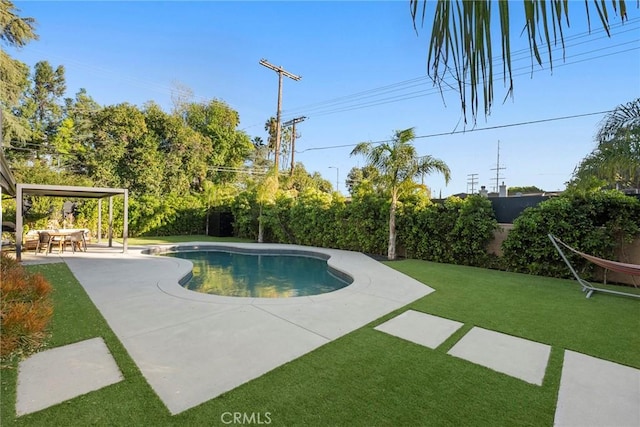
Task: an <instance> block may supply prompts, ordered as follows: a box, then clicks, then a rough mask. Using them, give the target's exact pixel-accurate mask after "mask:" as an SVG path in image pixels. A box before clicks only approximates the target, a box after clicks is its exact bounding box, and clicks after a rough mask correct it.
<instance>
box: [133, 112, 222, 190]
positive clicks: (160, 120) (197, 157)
mask: <svg viewBox="0 0 640 427" xmlns="http://www.w3.org/2000/svg"><path fill="white" fill-rule="evenodd" d="M143 113H144V115H145V122H146V124H147V129H148V130H149V132H151V133H152V134H153V135H154V137H155V139H156V140H157V141H158V149H159V151H160V153H161V155H162V158H163V162H164V165H163V168H164V173H163V174H164V181H163V182H162V184H161V185H162V192H163V193H171V192H175V193H177V194H184V193H188V192H189V191H191V190H194V191H200V190H202V188H203V187H202V185H203V183H204V181H205V180H206V178H207V173H208V168H209V165H208V163H207V161H208V159H209V157H210V155H211V151H212V147H211V142H210V141H209V139H208V138H207V137H205V136H204V135H202V134H201V133H199V132H197V131H195V130H194V129H192V128H191V127H189V126H188V125H187V123H186V122H185V120H184V119H183V117H182V116H181V115H180V113H179V112H175V113H173V114H167V113H165V112H164V111H162V109H161V108H160V107H159V106H158V105H157V104H155V103H148V104H147V105H145V109H144V111H143Z"/></svg>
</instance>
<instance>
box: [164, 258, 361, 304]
mask: <svg viewBox="0 0 640 427" xmlns="http://www.w3.org/2000/svg"><path fill="white" fill-rule="evenodd" d="M165 255H168V256H174V257H178V258H184V259H187V260H189V261H191V262H192V263H193V276H192V277H191V278H190V279H189V280H188V281H187V282H186V283H183V286H184V287H185V288H187V289H189V290H192V291H196V292H202V293H206V294H215V295H224V296H235V297H260V298H286V297H297V296H307V295H318V294H323V293H326V292H331V291H335V290H337V289H340V288H344V287H345V286H347V285H349V284H350V283H351V280H349V279H348V278H347V277H343V276H344V275H341V274H339V273H337V272H335V271H331V269H330V268H329V266H328V265H327V262H326V261H325V260H323V259H319V258H314V257H309V256H300V255H291V254H286V255H283V254H257V253H252V254H246V253H234V252H222V251H180V252H173V253H166V254H165Z"/></svg>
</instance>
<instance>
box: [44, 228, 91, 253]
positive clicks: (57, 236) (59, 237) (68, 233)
mask: <svg viewBox="0 0 640 427" xmlns="http://www.w3.org/2000/svg"><path fill="white" fill-rule="evenodd" d="M41 233H47V234H48V235H49V236H50V239H51V241H50V243H49V245H48V250H47V253H50V252H51V250H52V249H53V247H52V246H53V244H56V243H57V244H58V253H60V252H64V250H65V247H66V245H67V243H68V242H70V243H71V248H72V250H73V252H75V251H76V247H77V248H78V249H79V250H81V251H84V252H86V251H87V243H86V240H85V238H84V232H83V231H78V230H64V229H62V230H46V231H43V232H41Z"/></svg>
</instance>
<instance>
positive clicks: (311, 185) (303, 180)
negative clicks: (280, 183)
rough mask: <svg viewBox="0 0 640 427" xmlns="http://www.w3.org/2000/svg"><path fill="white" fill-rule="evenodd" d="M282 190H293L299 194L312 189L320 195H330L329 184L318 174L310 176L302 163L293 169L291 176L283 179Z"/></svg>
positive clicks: (330, 187) (330, 188)
mask: <svg viewBox="0 0 640 427" xmlns="http://www.w3.org/2000/svg"><path fill="white" fill-rule="evenodd" d="M284 188H289V189H293V190H295V191H296V192H298V193H301V192H303V191H305V190H307V189H314V190H317V191H320V192H322V193H327V194H328V193H331V190H332V188H333V187H332V186H331V183H330V182H329V181H328V180H326V179H324V178H323V177H322V175H320V174H319V173H318V172H314V173H312V174H310V173H309V172H307V170H306V169H305V167H304V165H303V164H302V163H298V164H296V167H295V168H293V175H292V176H287V177H286V178H284Z"/></svg>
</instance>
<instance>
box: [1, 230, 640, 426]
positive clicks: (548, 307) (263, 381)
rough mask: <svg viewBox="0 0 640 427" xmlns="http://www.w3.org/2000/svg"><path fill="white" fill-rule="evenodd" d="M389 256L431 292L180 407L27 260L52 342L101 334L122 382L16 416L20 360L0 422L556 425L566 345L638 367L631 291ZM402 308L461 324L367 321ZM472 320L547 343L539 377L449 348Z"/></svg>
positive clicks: (61, 284)
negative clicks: (401, 331)
mask: <svg viewBox="0 0 640 427" xmlns="http://www.w3.org/2000/svg"><path fill="white" fill-rule="evenodd" d="M190 240H193V237H192V239H190ZM389 265H390V266H392V267H393V268H396V269H398V270H400V271H403V272H405V273H407V274H409V275H411V276H413V277H415V278H417V279H418V280H421V281H423V282H425V283H427V284H428V285H429V286H431V287H433V288H435V289H436V290H437V291H436V292H434V293H433V294H431V295H428V296H426V297H424V298H422V299H420V300H418V301H416V302H414V303H412V304H410V305H409V306H407V307H404V308H402V309H400V310H397V311H396V312H394V313H391V314H389V315H387V316H384V317H383V318H381V319H378V320H376V321H374V322H372V323H371V324H369V325H367V326H365V327H363V328H361V329H359V330H356V331H354V332H352V333H350V334H348V335H346V336H344V337H342V338H340V339H338V340H335V341H333V342H331V343H328V344H326V345H324V346H322V347H320V348H318V349H316V350H315V351H313V352H311V353H309V354H307V355H305V356H303V357H300V358H298V359H296V360H294V361H292V362H290V363H287V364H285V365H283V366H280V367H278V368H276V369H274V370H273V371H271V372H269V373H267V374H265V375H263V376H262V377H260V378H257V379H255V380H253V381H250V382H248V383H246V384H244V385H242V386H240V387H238V388H236V389H234V390H232V391H230V392H227V393H225V394H223V395H221V396H219V397H218V398H216V399H213V400H210V401H208V402H205V403H203V404H201V405H199V406H197V407H195V408H192V409H190V410H188V411H185V412H183V413H180V414H178V415H175V416H171V415H170V414H169V412H168V410H167V409H166V408H165V407H164V405H163V404H162V402H161V401H160V400H159V399H158V397H157V396H156V395H155V393H154V392H153V390H152V389H151V387H150V386H149V385H148V384H147V382H146V381H145V379H144V377H143V376H142V375H141V374H140V371H139V370H138V369H137V367H136V366H135V364H134V362H133V361H132V359H131V358H130V357H129V355H128V354H127V352H126V350H125V349H124V348H123V346H122V345H121V344H120V342H119V341H118V339H117V338H116V337H115V335H114V334H113V332H112V331H111V330H110V329H109V327H108V325H107V324H106V322H105V321H104V319H103V318H102V316H101V314H100V313H99V312H98V310H97V309H96V308H95V306H93V304H92V303H91V301H90V300H89V298H88V296H87V295H86V293H85V292H84V290H83V289H82V287H81V285H80V284H79V283H78V282H77V280H76V279H75V278H74V277H73V275H72V274H71V272H70V271H69V270H68V268H67V267H66V265H65V264H49V265H43V266H35V267H30V269H33V270H37V271H40V272H42V273H43V274H45V276H46V277H47V278H48V279H49V280H50V281H51V282H52V284H53V285H54V288H55V291H54V295H53V297H54V305H55V312H54V318H53V322H52V327H51V332H52V339H51V346H58V345H64V344H68V343H72V342H76V341H79V340H83V339H88V338H92V337H96V336H101V337H103V338H104V340H105V342H106V343H107V346H108V347H109V349H110V350H111V352H112V354H113V355H114V358H115V360H116V362H117V364H118V366H119V367H120V369H121V371H122V372H123V375H124V381H122V382H120V383H118V384H114V385H111V386H108V387H106V388H104V389H101V390H99V391H96V392H92V393H89V394H87V395H84V396H80V397H78V398H75V399H72V400H69V401H67V402H64V403H62V404H60V405H56V406H54V407H51V408H49V409H45V410H43V411H40V412H37V413H34V414H30V415H26V416H22V417H20V418H18V419H16V418H15V408H14V404H15V381H16V374H15V369H3V371H2V402H1V407H0V409H2V415H1V418H0V421H1V422H0V424H2V425H9V424H15V425H25V426H31V425H88V424H92V425H104V424H107V425H153V426H158V425H226V424H228V423H227V422H225V421H229V420H230V419H231V418H230V417H232V416H233V413H236V412H238V413H241V414H244V416H245V417H253V418H252V420H253V422H254V424H258V421H262V424H270V425H275V426H278V425H312V426H313V425H318V426H326V425H336V426H353V425H356V426H358V425H362V426H370V425H376V426H378V425H390V426H403V425H407V426H415V425H434V426H439V425H474V426H475V425H491V426H494V425H535V426H538V425H540V426H542V425H552V424H553V417H554V413H555V405H556V400H557V393H558V387H559V381H560V374H561V369H562V357H563V349H564V348H570V349H572V350H575V351H579V352H583V353H586V354H590V355H593V356H596V357H601V358H604V359H608V360H613V361H616V362H619V363H624V364H627V365H630V366H634V367H640V351H638V350H639V346H640V344H638V343H640V339H639V338H640V336H639V334H640V332H639V331H640V328H638V326H640V324H639V323H640V318H639V317H638V308H639V306H638V301H636V300H631V299H627V298H620V297H616V296H612V295H595V296H594V297H592V298H591V299H588V300H587V299H586V298H584V294H582V293H581V292H580V290H579V287H578V285H577V284H576V283H575V282H571V281H566V280H558V279H548V278H541V277H535V276H527V275H521V274H512V273H505V272H499V271H491V270H483V269H475V268H470V267H461V266H453V265H444V264H434V263H428V262H424V261H412V260H408V261H399V262H393V263H389ZM409 308H411V309H414V310H420V311H424V312H428V313H432V314H435V315H439V316H443V317H447V318H451V319H455V320H458V321H462V322H464V323H465V325H464V327H463V328H462V330H461V331H459V332H458V333H456V334H454V336H452V337H451V338H450V339H448V340H447V341H445V342H444V343H443V344H442V345H441V346H440V347H438V348H437V349H435V350H431V349H428V348H425V347H422V346H419V345H417V344H414V343H411V342H408V341H404V340H402V339H399V338H396V337H393V336H390V335H387V334H385V333H382V332H379V331H375V330H374V329H373V327H374V326H377V325H378V324H380V323H382V322H383V321H385V320H386V319H389V318H391V317H393V316H395V315H397V314H399V313H401V312H403V311H405V310H407V309H409ZM473 326H481V327H484V328H487V329H493V330H497V331H501V332H504V333H509V334H513V335H518V336H521V337H523V338H528V339H532V340H536V341H540V342H543V343H547V344H551V345H552V346H553V347H552V352H551V357H550V360H549V365H548V368H547V372H546V375H545V378H544V382H543V384H542V386H536V385H532V384H528V383H526V382H523V381H520V380H518V379H515V378H512V377H510V376H508V375H504V374H500V373H497V372H494V371H492V370H490V369H486V368H483V367H481V366H477V365H475V364H472V363H470V362H467V361H464V360H461V359H457V358H455V357H452V356H449V355H447V354H446V352H447V350H448V349H449V348H450V347H451V346H452V345H454V344H455V342H456V341H457V340H458V339H459V338H461V337H462V335H463V334H464V333H465V331H468V330H469V329H470V328H471V327H473ZM245 419H247V418H245ZM267 421H268V422H267Z"/></svg>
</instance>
